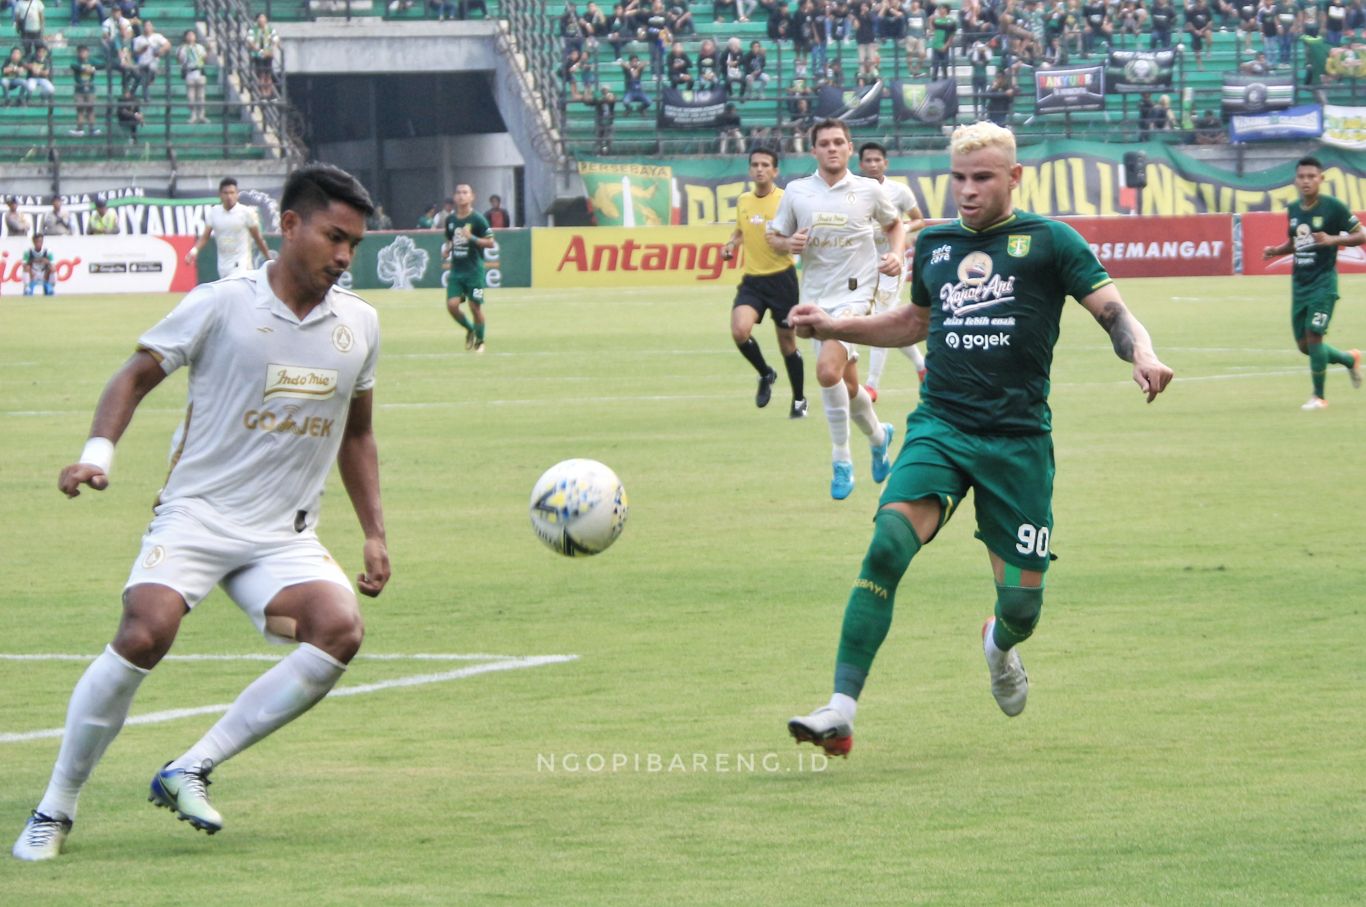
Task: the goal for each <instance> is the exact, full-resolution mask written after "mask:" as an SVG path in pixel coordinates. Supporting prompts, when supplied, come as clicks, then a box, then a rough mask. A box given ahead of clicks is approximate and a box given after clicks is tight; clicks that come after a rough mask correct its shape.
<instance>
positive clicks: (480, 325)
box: [474, 321, 484, 343]
mask: <svg viewBox="0 0 1366 907" xmlns="http://www.w3.org/2000/svg"><path fill="white" fill-rule="evenodd" d="M474 339H475V340H478V341H479V342H480V343H483V342H484V322H482V321H476V322H475V323H474Z"/></svg>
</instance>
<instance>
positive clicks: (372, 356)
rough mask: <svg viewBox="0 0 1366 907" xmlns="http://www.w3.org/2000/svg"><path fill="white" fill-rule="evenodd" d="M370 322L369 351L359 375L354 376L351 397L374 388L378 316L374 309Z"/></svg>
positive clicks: (371, 310)
mask: <svg viewBox="0 0 1366 907" xmlns="http://www.w3.org/2000/svg"><path fill="white" fill-rule="evenodd" d="M369 315H370V321H369V324H368V325H366V329H367V331H368V332H369V335H370V349H369V351H368V352H367V353H366V354H365V362H364V363H363V364H362V365H361V367H360V374H359V375H357V376H356V386H355V389H354V390H352V392H351V396H352V397H354V396H356V394H363V393H365V392H366V391H368V390H372V389H374V386H375V365H376V363H378V362H379V314H378V313H377V312H375V310H374V309H370V312H369Z"/></svg>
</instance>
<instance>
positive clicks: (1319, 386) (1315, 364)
mask: <svg viewBox="0 0 1366 907" xmlns="http://www.w3.org/2000/svg"><path fill="white" fill-rule="evenodd" d="M1326 345H1327V344H1323V343H1311V344H1309V377H1310V378H1312V379H1314V396H1315V397H1318V398H1320V399H1322V398H1323V376H1324V373H1325V372H1327V371H1328V353H1327V352H1326V351H1325V350H1324V347H1325V346H1326Z"/></svg>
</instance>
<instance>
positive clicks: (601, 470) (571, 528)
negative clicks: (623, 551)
mask: <svg viewBox="0 0 1366 907" xmlns="http://www.w3.org/2000/svg"><path fill="white" fill-rule="evenodd" d="M628 509H629V506H628V503H627V499H626V489H625V488H623V487H622V484H621V479H618V478H617V474H616V473H614V472H613V471H612V470H610V469H608V468H607V467H606V466H604V465H603V464H601V463H599V462H598V461H597V460H582V459H576V460H564V461H562V462H559V463H556V464H555V465H554V466H552V467H550V468H549V469H547V470H546V471H545V473H544V474H543V475H542V476H541V477H540V478H539V479H538V480H537V481H536V487H535V488H533V489H532V491H531V527H532V528H533V529H535V530H536V537H537V538H539V539H540V540H541V541H543V542H545V544H546V546H547V547H549V548H550V549H551V550H552V551H556V552H558V553H560V554H563V555H564V556H565V557H578V556H579V555H587V554H601V553H602V552H603V551H606V550H607V549H608V548H610V547H611V545H612V543H613V542H615V541H616V540H617V536H619V535H621V530H622V528H623V527H625V525H626V513H627V511H628Z"/></svg>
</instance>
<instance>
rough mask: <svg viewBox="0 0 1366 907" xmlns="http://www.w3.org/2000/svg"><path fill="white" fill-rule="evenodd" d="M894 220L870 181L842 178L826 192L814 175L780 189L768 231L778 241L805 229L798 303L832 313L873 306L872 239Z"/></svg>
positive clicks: (894, 213) (878, 189)
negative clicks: (800, 294) (800, 290)
mask: <svg viewBox="0 0 1366 907" xmlns="http://www.w3.org/2000/svg"><path fill="white" fill-rule="evenodd" d="M897 216H898V213H897V211H895V210H894V209H893V207H892V203H891V202H890V201H889V200H888V199H887V196H886V195H884V194H883V192H882V187H881V186H880V185H878V183H877V182H876V181H875V180H870V179H868V178H867V177H864V176H856V175H854V174H852V173H848V172H846V173H845V175H844V176H843V177H841V178H840V179H839V181H837V182H836V183H835V185H833V186H830V185H827V184H826V182H825V180H824V179H823V178H822V177H821V175H820V173H819V172H816V173H813V174H812V175H811V176H804V177H801V178H800V179H795V180H793V181H792V182H790V183H788V184H787V185H786V186H785V187H784V188H783V200H782V201H781V202H780V203H779V204H778V213H777V214H776V215H774V218H773V220H771V221H769V224H768V229H769V231H771V232H773V233H778V234H781V235H783V236H791V235H792V234H793V233H796V232H797V231H799V230H802V229H808V233H807V240H806V248H805V249H804V250H803V251H802V302H812V303H815V304H816V305H819V306H820V307H821V308H823V309H825V310H826V311H830V312H833V311H836V310H838V309H845V308H848V307H850V306H855V307H856V306H858V305H863V306H867V305H868V304H869V303H871V302H872V301H873V291H874V290H875V289H876V287H877V266H878V256H877V248H876V246H875V245H874V243H873V234H874V233H875V232H881V231H882V230H883V228H884V227H887V226H890V225H891V224H892V223H894V222H895V221H896V219H897Z"/></svg>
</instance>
